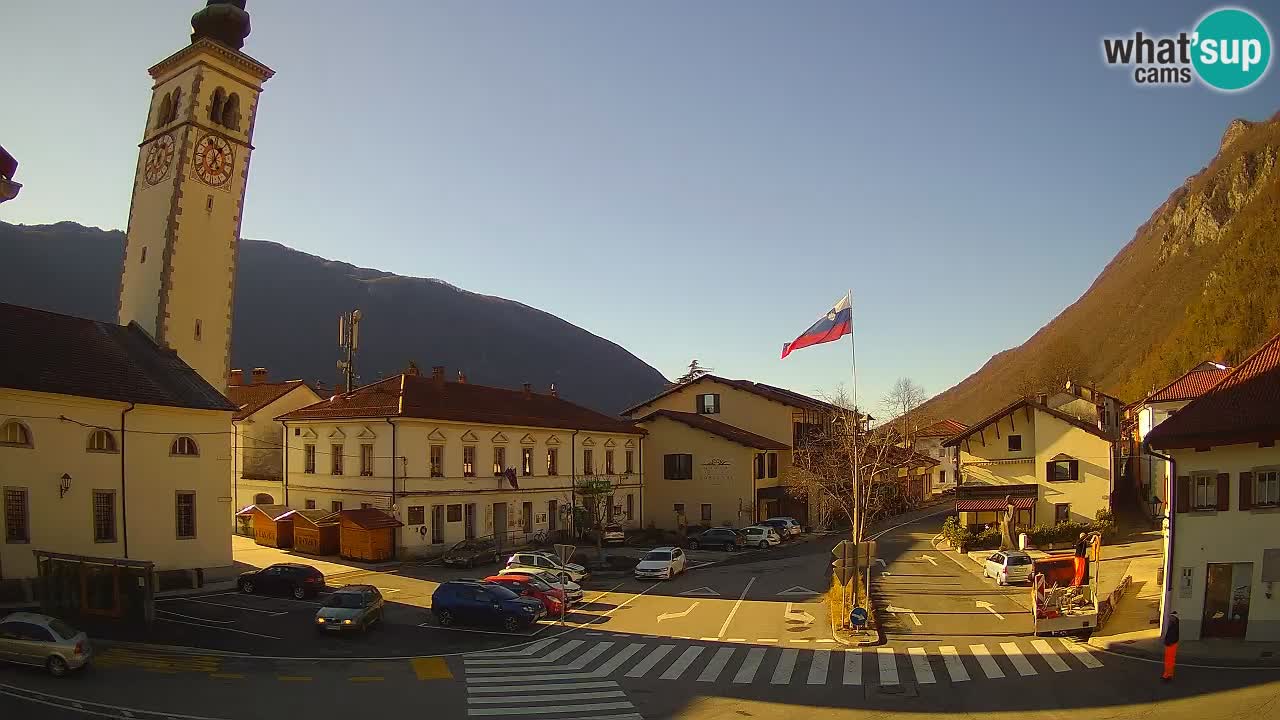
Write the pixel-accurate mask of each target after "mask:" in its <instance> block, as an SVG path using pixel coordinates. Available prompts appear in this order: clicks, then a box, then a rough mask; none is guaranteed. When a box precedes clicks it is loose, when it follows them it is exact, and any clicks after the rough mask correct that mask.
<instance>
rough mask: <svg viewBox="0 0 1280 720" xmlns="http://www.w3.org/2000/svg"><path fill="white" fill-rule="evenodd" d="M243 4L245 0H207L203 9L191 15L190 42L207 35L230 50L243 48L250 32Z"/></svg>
mask: <svg viewBox="0 0 1280 720" xmlns="http://www.w3.org/2000/svg"><path fill="white" fill-rule="evenodd" d="M244 5H245V0H209V3H208V4H207V5H205V7H204V9H203V10H200V11H199V12H197V13H196V14H195V15H192V16H191V29H192V30H193V31H194V32H192V33H191V42H195V41H197V40H199V39H200V38H206V37H207V38H209V39H210V40H216V41H218V42H220V43H222V44H223V45H226V46H227V47H229V48H231V49H232V50H239V49H241V48H243V47H244V39H245V38H246V37H248V36H249V33H250V28H249V13H248V12H246V11H245V9H244Z"/></svg>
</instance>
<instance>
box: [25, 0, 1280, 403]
mask: <svg viewBox="0 0 1280 720" xmlns="http://www.w3.org/2000/svg"><path fill="white" fill-rule="evenodd" d="M202 6H203V3H202V2H200V1H199V0H126V1H125V2H113V3H103V2H98V1H96V0H95V1H90V0H6V2H5V3H4V9H3V10H2V11H0V47H3V48H5V55H6V60H5V66H6V72H5V74H4V80H3V82H0V98H2V100H0V102H2V103H3V105H4V112H3V113H0V143H3V145H4V146H5V147H6V148H7V149H8V150H9V151H10V152H11V153H12V154H13V155H15V156H16V157H17V158H18V160H19V162H20V163H21V165H20V168H19V171H18V176H17V178H16V179H17V180H19V181H20V182H22V183H23V184H24V186H25V187H24V189H23V191H22V194H21V195H20V196H19V198H18V199H17V200H15V201H12V202H9V203H6V204H4V205H3V206H0V220H4V221H7V222H11V223H27V224H37V223H51V222H58V221H62V220H72V221H75V222H79V223H82V224H85V225H93V226H98V227H102V228H121V229H122V228H124V227H125V224H126V221H127V216H128V211H129V195H130V190H131V184H132V181H133V172H134V168H135V163H136V153H137V143H138V142H139V141H140V139H141V136H142V131H143V125H144V123H145V120H146V114H147V108H148V106H149V96H150V88H151V85H150V78H149V77H148V75H147V73H146V70H147V68H148V67H150V66H151V65H153V64H154V63H156V62H157V61H159V60H161V59H163V58H165V57H167V56H168V55H170V54H171V53H172V52H174V51H176V50H177V49H179V48H180V47H182V46H183V45H185V44H186V43H187V42H188V39H189V38H188V35H189V33H190V24H189V18H190V16H191V14H192V13H193V12H195V11H196V10H198V9H199V8H200V7H202ZM1217 6H1218V5H1217V4H1214V3H1190V2H1151V3H1113V2H1093V3H1090V2H1079V3H1025V2H981V3H980V2H969V3H935V2H881V3H870V2H855V1H853V0H844V1H841V2H823V1H819V0H805V1H803V2H797V3H778V2H768V1H755V0H708V1H706V2H698V3H689V2H673V1H667V0H652V1H648V2H642V3H641V2H630V3H623V2H599V1H598V0H581V1H578V0H573V1H570V0H543V1H541V2H536V3H534V2H511V1H508V2H493V1H488V0H457V1H452V0H451V1H448V2H443V1H438V0H413V1H406V0H367V1H366V2H353V1H352V0H344V1H337V0H307V1H305V2H304V1H303V0H270V1H267V0H250V1H249V4H248V10H249V12H250V14H251V15H252V22H253V33H252V34H251V35H250V36H249V38H248V40H247V42H246V45H245V48H244V51H245V52H246V53H248V54H249V55H252V56H253V57H255V58H256V59H258V60H259V61H261V62H263V63H265V64H266V65H268V66H270V67H272V68H273V69H274V70H275V71H276V73H277V74H276V76H275V77H274V78H273V79H271V80H270V81H269V82H268V83H267V84H266V87H265V91H264V94H263V96H262V99H261V101H260V105H259V115H258V119H257V122H256V125H255V131H254V132H255V134H254V139H253V141H254V145H255V148H256V149H255V151H254V153H253V158H252V165H251V172H250V178H249V189H248V197H247V199H246V204H245V212H244V222H243V232H242V234H243V236H244V237H247V238H255V239H264V240H273V241H276V242H279V243H282V244H284V245H287V246H290V247H293V248H296V249H298V250H301V251H304V252H307V253H311V254H314V255H319V256H322V257H326V258H330V259H334V260H341V261H345V262H349V263H352V264H355V265H359V266H363V267H371V268H377V269H380V270H386V271H391V272H395V273H399V274H402V275H413V276H423V277H435V278H440V279H442V280H445V281H448V282H450V283H452V284H454V285H457V286H459V287H462V288H465V289H467V290H471V291H475V292H480V293H486V294H493V295H498V296H502V297H506V298H511V299H514V300H518V301H520V302H522V303H525V304H527V305H531V306H533V307H537V308H540V309H543V310H546V311H548V312H551V313H554V314H556V315H558V316H560V317H562V318H564V319H565V320H568V321H569V322H572V323H574V324H577V325H579V326H581V327H584V328H586V329H587V330H589V331H591V332H593V333H595V334H597V335H600V336H602V337H605V338H608V339H609V340H612V341H614V342H616V343H618V344H620V345H622V346H624V347H626V348H627V349H628V350H630V351H631V352H633V353H635V354H636V355H637V356H639V357H640V358H641V359H643V360H645V361H646V362H648V363H650V364H651V365H653V366H654V367H656V368H657V369H658V370H660V371H661V372H662V373H663V374H664V375H666V376H667V377H669V378H674V377H676V376H678V375H679V374H680V373H681V372H682V370H683V368H684V367H685V366H686V365H687V364H688V363H689V360H690V359H692V358H697V359H698V360H699V361H700V362H701V363H702V364H703V365H705V366H708V367H711V368H714V369H715V371H716V372H717V373H718V374H722V375H727V376H730V377H739V378H748V379H752V380H756V381H760V382H767V383H772V384H776V385H782V386H785V387H790V388H793V389H795V390H797V391H800V392H806V393H829V392H832V391H834V390H835V389H836V388H837V387H839V386H842V385H846V386H847V385H848V384H849V382H850V377H851V355H852V354H851V352H850V347H849V343H848V342H847V341H846V342H841V343H832V344H827V345H820V346H816V347H813V348H809V349H805V350H801V351H797V352H796V353H794V354H792V355H791V356H789V357H788V358H787V359H786V360H780V359H779V354H780V350H781V346H782V344H783V343H784V342H787V341H789V340H792V339H794V338H795V337H796V336H797V335H798V334H800V333H801V332H802V331H804V330H805V329H806V328H807V327H808V326H809V325H810V324H812V323H813V322H814V321H816V320H817V319H818V318H819V317H820V316H821V315H823V314H825V312H826V311H827V309H828V308H830V307H831V306H832V305H833V304H834V303H835V302H836V301H837V300H838V299H839V298H840V297H842V296H843V295H844V293H845V292H846V291H847V290H849V289H852V291H853V297H854V327H855V337H856V342H857V378H858V396H859V399H860V400H861V401H862V402H863V403H864V404H869V405H874V404H875V403H876V402H878V401H879V399H880V398H881V397H882V396H883V395H884V393H885V392H886V391H887V390H888V388H889V386H890V385H891V384H892V383H893V381H894V380H895V379H897V378H899V377H910V378H912V379H913V380H914V381H915V382H917V383H918V384H920V385H921V386H923V387H924V389H925V390H926V391H927V392H928V393H930V394H933V393H937V392H941V391H942V390H945V389H946V388H948V387H950V386H951V385H953V384H955V383H956V382H959V381H960V380H962V379H963V378H964V377H965V376H967V375H968V374H970V373H971V372H973V371H975V370H977V369H978V368H979V367H980V366H981V365H982V364H983V363H984V362H985V361H986V360H987V359H988V358H989V357H990V356H991V355H993V354H995V353H997V352H999V351H1001V350H1003V349H1005V348H1008V347H1011V346H1014V345H1017V344H1019V343H1021V342H1023V341H1024V340H1026V339H1027V338H1028V337H1029V336H1031V335H1032V334H1033V333H1034V332H1035V331H1036V330H1038V329H1039V328H1040V327H1041V326H1042V325H1044V324H1045V323H1046V322H1048V321H1049V320H1050V319H1051V318H1052V317H1053V316H1054V315H1056V314H1057V313H1058V312H1060V311H1061V310H1062V309H1063V308H1065V307H1066V306H1068V305H1070V304H1071V303H1072V302H1074V301H1075V300H1076V299H1077V298H1078V297H1079V296H1080V294H1082V293H1083V292H1084V291H1085V290H1086V289H1087V288H1088V286H1089V285H1090V283H1091V282H1092V281H1093V279H1094V278H1095V277H1096V276H1097V275H1098V273H1099V272H1101V270H1102V268H1103V267H1104V265H1105V264H1106V263H1107V262H1108V261H1109V260H1110V259H1111V258H1112V257H1113V256H1114V255H1115V253H1116V252H1117V251H1119V250H1120V248H1122V247H1123V246H1124V244H1125V243H1127V242H1128V241H1129V240H1130V239H1131V238H1132V236H1133V233H1134V231H1135V230H1136V229H1137V227H1138V226H1139V225H1140V224H1141V223H1143V222H1144V221H1145V220H1146V219H1147V218H1148V217H1149V216H1150V215H1151V213H1152V211H1153V210H1154V209H1155V208H1156V206H1158V205H1159V204H1160V203H1161V202H1163V201H1164V200H1165V198H1167V197H1168V195H1169V193H1170V192H1172V191H1173V190H1174V189H1175V188H1176V187H1177V186H1178V185H1180V184H1181V183H1182V182H1183V181H1184V180H1185V179H1186V178H1187V177H1188V176H1189V175H1192V174H1194V173H1195V172H1197V171H1198V170H1200V169H1201V168H1202V167H1203V166H1204V165H1205V164H1207V162H1208V161H1209V159H1210V158H1211V157H1212V156H1213V154H1214V153H1215V152H1216V150H1217V147H1218V142H1219V140H1220V138H1221V136H1222V133H1223V131H1224V130H1225V129H1226V127H1227V124H1228V122H1229V121H1230V120H1231V119H1232V118H1235V117H1244V118H1247V119H1252V120H1262V119H1265V118H1268V117H1270V116H1271V115H1272V114H1274V113H1275V112H1276V110H1277V109H1280V107H1278V106H1280V104H1278V103H1277V102H1276V101H1275V100H1274V98H1276V97H1277V96H1280V93H1278V92H1277V91H1278V90H1280V80H1278V79H1277V73H1276V72H1270V73H1269V74H1268V75H1267V76H1266V77H1265V78H1264V80H1263V81H1262V82H1260V83H1258V84H1257V85H1255V86H1254V87H1252V88H1250V89H1249V90H1247V91H1245V92H1240V93H1233V94H1223V93H1217V92H1213V91H1210V90H1208V89H1205V88H1204V87H1202V86H1199V85H1193V86H1177V87H1138V86H1136V85H1134V83H1133V82H1132V80H1131V73H1130V72H1129V71H1128V70H1125V69H1123V68H1113V67H1108V66H1106V65H1105V64H1104V63H1103V60H1102V52H1101V39H1102V37H1104V36H1124V35H1131V34H1132V33H1133V31H1134V30H1136V29H1142V30H1144V31H1146V32H1148V33H1170V34H1172V33H1176V32H1178V31H1180V30H1189V29H1190V28H1191V27H1193V26H1194V24H1195V22H1196V20H1197V19H1198V18H1200V17H1201V16H1202V15H1204V14H1205V13H1206V12H1207V11H1209V10H1211V9H1213V8H1215V7H1217ZM1245 7H1248V6H1247V5H1246V6H1245ZM1254 9H1255V10H1261V11H1262V12H1261V13H1259V14H1260V15H1261V16H1262V18H1263V20H1264V21H1274V20H1275V18H1268V17H1267V14H1266V11H1267V10H1268V8H1266V7H1265V6H1262V5H1257V6H1255V8H1254ZM1272 15H1274V16H1275V17H1280V13H1275V12H1273V13H1272ZM1272 33H1273V34H1274V33H1275V30H1272ZM316 290H317V292H323V288H317V289H316Z"/></svg>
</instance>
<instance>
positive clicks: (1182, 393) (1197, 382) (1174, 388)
mask: <svg viewBox="0 0 1280 720" xmlns="http://www.w3.org/2000/svg"><path fill="white" fill-rule="evenodd" d="M1230 374H1231V368H1218V367H1210V368H1207V369H1205V368H1204V365H1203V364H1202V365H1199V366H1197V367H1195V368H1193V369H1191V370H1189V371H1188V372H1187V373H1186V374H1185V375H1183V376H1182V377H1180V378H1178V379H1176V380H1174V381H1173V382H1171V383H1169V384H1168V385H1165V386H1164V387H1162V388H1160V389H1159V390H1157V391H1155V392H1153V393H1151V394H1150V395H1148V396H1147V397H1146V399H1144V400H1143V401H1142V402H1141V403H1139V404H1142V405H1146V404H1150V403H1157V402H1173V401H1177V400H1194V399H1195V398H1198V397H1200V396H1201V395H1204V394H1205V393H1206V392H1208V391H1209V390H1210V388H1212V387H1213V386H1214V385H1217V384H1218V382H1219V381H1220V380H1222V378H1224V377H1226V376H1227V375H1230Z"/></svg>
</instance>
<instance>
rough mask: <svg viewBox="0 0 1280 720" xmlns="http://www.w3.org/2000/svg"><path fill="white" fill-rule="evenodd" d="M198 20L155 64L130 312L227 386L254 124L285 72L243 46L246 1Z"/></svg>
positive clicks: (138, 192) (130, 252)
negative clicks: (266, 87) (267, 92)
mask: <svg viewBox="0 0 1280 720" xmlns="http://www.w3.org/2000/svg"><path fill="white" fill-rule="evenodd" d="M191 27H192V30H193V32H192V33H191V44H190V45H187V46H186V47H184V48H182V49H181V50H179V51H178V52H176V53H174V54H173V55H170V56H169V57H167V58H165V59H164V60H161V61H160V62H159V63H158V64H156V65H155V66H154V67H152V68H151V70H150V71H149V72H150V73H151V77H152V78H153V79H154V81H155V82H154V84H153V85H152V88H151V107H150V110H149V111H148V112H147V122H146V129H145V130H144V131H143V134H142V142H141V143H140V144H139V145H138V148H139V151H138V166H137V171H136V174H135V176H134V180H133V202H132V205H131V206H130V209H129V226H128V230H127V233H126V234H127V239H126V242H125V254H124V268H123V271H122V272H121V279H120V301H119V308H118V313H119V321H120V323H121V324H123V325H127V324H129V323H130V322H137V323H138V324H139V325H141V326H142V327H143V328H144V329H145V330H146V331H147V332H149V333H151V336H152V337H154V338H155V339H156V341H157V342H159V343H160V344H161V345H163V346H166V347H169V348H172V349H173V350H175V351H177V353H178V357H180V358H182V360H183V361H184V362H186V363H187V364H188V365H190V366H191V367H192V368H194V369H195V370H196V372H198V373H200V376H201V377H203V378H204V379H205V380H206V381H208V382H209V384H210V385H212V386H213V387H215V388H217V389H218V390H219V391H220V392H223V393H225V392H226V388H227V376H228V374H229V372H230V360H231V314H232V302H233V296H234V290H235V279H236V255H237V251H238V249H239V244H240V221H241V217H242V210H243V207H244V194H245V186H246V183H247V181H248V178H249V155H250V153H251V152H252V151H253V144H252V141H253V124H254V120H255V119H256V116H257V110H258V95H259V93H261V92H262V85H263V83H265V82H266V81H267V80H268V79H269V78H270V77H271V76H272V75H273V74H274V73H273V71H272V70H271V69H270V68H268V67H267V66H265V65H263V64H262V63H260V62H258V61H257V60H254V59H253V58H251V57H249V56H248V55H246V54H244V53H243V52H242V51H241V48H243V47H244V39H245V37H246V36H248V35H249V13H248V12H246V11H245V0H209V3H208V5H207V6H206V7H205V8H204V9H203V10H200V11H199V12H197V13H196V14H195V15H193V16H192V18H191Z"/></svg>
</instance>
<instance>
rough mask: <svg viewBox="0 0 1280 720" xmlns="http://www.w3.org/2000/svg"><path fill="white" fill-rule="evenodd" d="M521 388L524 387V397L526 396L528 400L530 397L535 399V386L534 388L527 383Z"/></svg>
mask: <svg viewBox="0 0 1280 720" xmlns="http://www.w3.org/2000/svg"><path fill="white" fill-rule="evenodd" d="M521 387H523V388H524V396H525V397H527V398H528V397H533V386H532V385H530V384H529V383H525V384H524V385H522V386H521Z"/></svg>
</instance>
